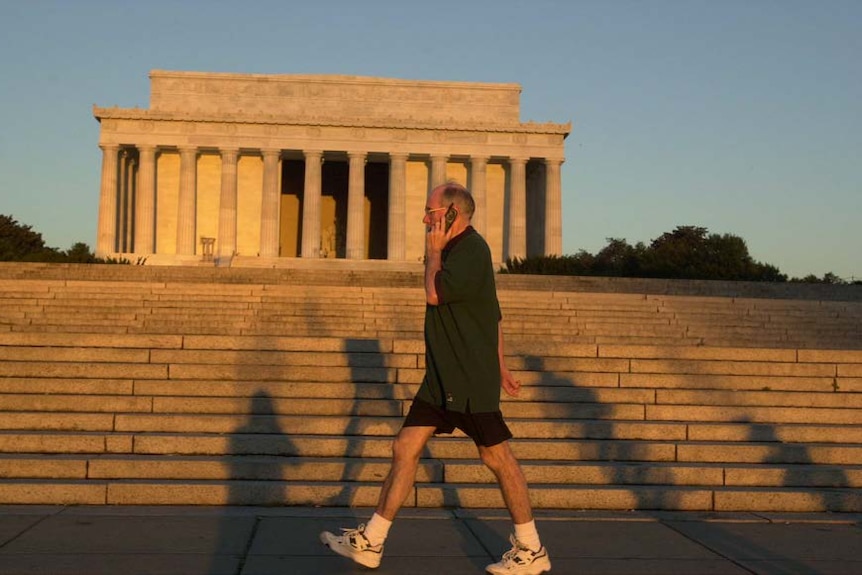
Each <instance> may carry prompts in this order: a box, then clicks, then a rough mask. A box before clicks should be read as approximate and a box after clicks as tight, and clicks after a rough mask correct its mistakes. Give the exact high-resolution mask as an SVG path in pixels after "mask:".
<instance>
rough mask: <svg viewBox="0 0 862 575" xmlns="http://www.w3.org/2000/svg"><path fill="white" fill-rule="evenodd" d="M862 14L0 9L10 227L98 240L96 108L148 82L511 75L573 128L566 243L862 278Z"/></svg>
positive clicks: (539, 115)
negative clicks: (640, 245)
mask: <svg viewBox="0 0 862 575" xmlns="http://www.w3.org/2000/svg"><path fill="white" fill-rule="evenodd" d="M860 30H862V1H859V0H809V1H799V0H721V1H715V0H703V1H701V0H676V1H663V0H648V1H647V0H642V1H624V0H592V1H584V0H556V1H555V0H529V1H515V0H472V1H471V0H438V1H434V2H427V1H426V2H416V1H410V0H364V1H354V0H340V1H339V0H316V1H314V2H311V1H290V0H278V1H255V0H249V1H245V2H239V1H236V0H232V1H223V0H185V1H167V0H147V1H142V0H132V1H128V0H113V1H107V0H103V1H92V0H90V1H88V0H74V1H69V0H55V1H48V0H0V213H4V214H11V215H13V216H14V217H15V218H16V219H17V220H18V221H20V222H22V223H25V224H28V225H31V226H33V228H34V229H35V230H36V231H39V232H41V233H42V234H43V237H44V238H45V240H46V242H47V243H48V244H49V245H51V246H53V247H59V248H61V249H67V248H68V247H70V246H71V245H72V244H73V243H74V242H76V241H83V242H86V243H88V244H89V245H90V246H91V247H93V246H94V245H95V234H96V216H97V211H98V193H99V173H100V162H101V155H100V150H99V149H98V146H97V143H98V123H97V122H96V121H95V120H94V119H93V117H92V112H91V107H92V105H93V104H98V105H99V106H114V105H118V106H121V107H134V106H140V107H147V106H148V105H149V102H148V99H149V81H148V77H147V74H148V72H149V71H150V70H151V69H167V70H197V71H213V72H247V73H267V74H270V73H274V74H278V73H285V74H291V73H303V74H306V73H320V74H351V75H369V76H384V77H393V78H407V79H425V80H459V81H479V82H517V83H519V84H521V86H522V87H523V92H522V95H521V118H522V120H524V121H527V120H536V121H553V122H561V123H562V122H567V121H572V124H573V127H572V133H571V135H570V136H569V138H568V139H567V143H566V158H567V159H566V163H565V164H564V165H563V211H564V213H563V230H564V231H563V234H564V235H563V248H564V251H565V252H566V253H574V252H577V251H578V250H580V249H585V250H587V251H590V252H596V251H598V250H599V249H601V248H602V247H604V245H605V244H606V238H610V237H614V238H624V239H626V240H628V241H629V243H632V244H634V243H636V242H639V241H643V242H645V243H648V242H649V241H651V240H652V239H654V238H656V237H658V236H659V235H661V234H662V233H664V232H666V231H670V230H672V229H674V228H675V227H676V226H678V225H697V226H704V227H706V228H708V229H709V230H710V231H711V232H714V233H722V234H723V233H730V234H735V235H739V236H741V237H743V238H744V239H745V240H746V241H747V243H748V248H749V251H750V252H751V254H752V255H753V256H754V258H755V259H757V260H759V261H762V262H766V263H771V264H773V265H776V266H778V267H779V268H780V269H781V271H782V272H784V273H786V274H789V275H790V276H803V275H807V274H809V273H813V274H816V275H818V276H822V275H823V274H824V273H825V272H829V271H831V272H834V273H836V274H837V275H839V276H841V277H844V278H848V279H849V278H850V277H856V278H857V279H858V278H860V277H862V255H860V252H862V222H860V215H862V161H860V158H862V64H860V62H862V32H860Z"/></svg>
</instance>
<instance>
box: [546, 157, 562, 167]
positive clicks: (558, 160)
mask: <svg viewBox="0 0 862 575" xmlns="http://www.w3.org/2000/svg"><path fill="white" fill-rule="evenodd" d="M542 161H543V162H545V165H546V166H549V165H553V164H557V165H559V164H562V163H563V162H565V161H566V159H565V158H543V159H542Z"/></svg>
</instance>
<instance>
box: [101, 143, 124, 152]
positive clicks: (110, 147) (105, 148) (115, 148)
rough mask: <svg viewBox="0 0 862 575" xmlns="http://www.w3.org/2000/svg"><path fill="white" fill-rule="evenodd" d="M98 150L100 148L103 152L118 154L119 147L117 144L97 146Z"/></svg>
mask: <svg viewBox="0 0 862 575" xmlns="http://www.w3.org/2000/svg"><path fill="white" fill-rule="evenodd" d="M99 148H101V149H102V151H103V152H118V151H120V145H119V144H99Z"/></svg>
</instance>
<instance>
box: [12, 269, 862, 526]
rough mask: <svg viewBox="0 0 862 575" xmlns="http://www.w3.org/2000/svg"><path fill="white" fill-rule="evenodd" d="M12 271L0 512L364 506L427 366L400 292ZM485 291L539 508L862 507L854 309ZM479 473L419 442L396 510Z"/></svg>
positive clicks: (453, 453) (418, 304)
mask: <svg viewBox="0 0 862 575" xmlns="http://www.w3.org/2000/svg"><path fill="white" fill-rule="evenodd" d="M104 267H110V266H104ZM22 269H24V270H25V271H26V272H27V279H3V275H2V274H3V273H4V271H5V273H8V268H5V267H3V266H0V304H2V306H0V503H32V504H39V503H41V504H86V503H89V504H112V503H124V504H250V505H292V504H297V505H299V504H301V505H373V504H374V503H375V501H376V497H377V493H378V489H379V485H380V482H381V481H382V478H383V475H384V474H385V473H386V470H387V468H388V457H389V454H390V449H391V438H392V436H393V435H394V434H395V433H397V431H398V429H399V427H400V424H401V420H402V417H403V414H404V413H406V410H407V409H408V408H409V402H410V399H411V398H412V397H413V394H414V393H415V391H416V389H417V387H418V385H419V383H420V382H421V379H422V375H423V373H424V348H423V344H422V339H421V329H422V313H423V311H424V304H423V303H422V292H421V287H420V285H421V284H416V283H411V282H413V281H414V280H415V279H416V278H414V277H413V276H409V277H407V276H402V275H397V274H396V275H395V276H393V278H392V279H391V281H392V282H395V283H398V282H401V283H398V286H399V287H388V286H387V285H386V284H387V281H390V280H389V279H387V278H386V277H380V276H370V275H369V276H362V275H361V274H360V275H357V276H354V277H352V278H351V279H350V282H351V283H345V281H344V278H341V277H336V276H334V275H332V274H330V276H329V277H327V274H325V273H321V272H319V271H316V272H315V275H314V276H313V278H312V280H311V281H313V282H314V285H303V284H302V281H304V280H298V279H297V280H296V281H294V279H290V278H288V280H287V281H282V280H283V278H282V277H281V276H273V277H278V278H279V280H278V281H276V280H272V279H267V278H268V276H267V275H266V274H265V273H264V270H256V271H255V272H248V273H246V274H245V275H243V274H242V273H239V272H237V274H236V277H234V276H233V275H230V274H229V275H228V276H226V277H230V278H231V282H230V283H226V282H223V281H219V279H218V278H219V277H221V276H220V275H219V274H222V273H223V272H212V273H209V274H207V273H204V271H200V270H197V269H195V270H192V271H189V272H187V273H184V272H183V270H170V271H169V272H168V271H159V270H155V271H150V270H143V271H142V270H131V269H129V270H116V269H114V270H105V271H103V272H100V271H99V270H93V269H92V268H86V267H84V268H83V271H82V272H81V273H82V276H81V277H78V278H76V277H73V275H72V276H70V275H68V274H72V272H73V271H74V270H73V269H71V268H69V270H71V271H66V272H64V273H66V274H67V275H65V276H63V277H58V276H57V275H56V274H57V273H58V272H55V271H51V270H52V269H53V268H46V270H47V271H43V272H41V273H43V274H44V275H45V276H46V277H41V278H40V277H39V273H37V272H36V271H34V270H35V268H27V267H25V268H22ZM64 269H66V268H64ZM84 271H85V272H86V274H84ZM99 273H104V274H108V275H105V276H102V277H100V276H99V275H98V274H99ZM231 273H233V272H231ZM52 274H54V275H53V276H52ZM124 274H125V275H124ZM142 274H144V275H142ZM160 274H161V275H160ZM165 274H167V275H165ZM147 275H149V276H151V277H149V278H147V277H146V276H147ZM408 275H409V274H408ZM124 277H125V278H126V279H124ZM309 277H312V276H307V277H306V278H305V279H308V278H309ZM108 278H110V279H108ZM142 278H144V279H142ZM166 278H169V279H166ZM405 278H406V279H405ZM411 278H412V279H411ZM234 280H236V281H234ZM543 281H545V282H547V284H548V285H545V286H543V284H542V282H543ZM500 283H501V286H503V285H505V284H506V283H510V284H511V286H512V287H511V288H509V289H506V288H504V287H501V290H500V299H501V305H502V307H503V311H504V316H505V319H504V328H505V329H506V335H507V352H508V357H507V362H508V364H509V366H510V368H511V369H512V370H513V371H514V372H515V375H516V377H517V378H518V379H519V380H521V381H522V383H523V384H524V388H523V391H522V394H521V397H519V398H518V399H508V398H506V399H505V401H504V403H503V407H502V408H503V411H504V413H505V414H506V417H507V421H508V422H509V424H510V426H511V428H512V430H513V432H514V433H515V436H516V439H515V440H514V441H513V443H512V445H513V449H514V450H515V452H516V454H517V455H518V457H519V458H520V459H521V461H522V464H523V468H524V472H525V474H526V475H527V477H528V479H529V481H530V483H531V486H532V497H533V500H534V504H535V505H536V506H537V507H540V508H570V509H634V508H637V509H685V510H723V511H731V510H747V511H758V510H760V511H819V510H828V511H857V512H858V511H862V501H860V496H859V493H860V491H859V489H860V483H862V477H860V474H862V468H860V462H862V409H860V408H862V332H860V327H859V326H860V323H862V306H860V303H859V301H858V300H852V299H851V300H840V299H839V300H827V299H817V300H811V299H786V298H785V299H763V298H757V297H751V296H745V297H740V296H738V295H735V296H730V297H727V296H724V297H722V296H719V295H713V296H710V297H705V296H693V295H691V294H687V295H673V294H668V293H662V294H658V293H654V292H649V291H648V292H644V293H607V292H602V291H595V292H590V291H583V290H581V291H566V290H565V289H559V287H556V288H555V287H553V286H554V285H557V286H559V285H561V284H559V282H557V281H555V280H553V281H552V280H543V279H541V278H533V280H532V281H530V280H529V279H523V278H505V281H504V279H503V278H501V282H500ZM548 286H551V287H548ZM859 299H862V298H859ZM476 457H477V455H476V450H475V447H474V446H473V443H472V442H471V441H470V440H469V439H467V438H465V437H463V436H462V435H460V434H457V433H456V434H455V436H454V437H452V438H445V439H435V440H432V442H431V443H430V444H429V446H428V448H427V449H426V450H425V452H424V453H423V454H422V458H421V461H420V467H419V472H418V475H417V483H416V486H415V489H414V491H413V493H412V494H411V496H410V497H409V498H408V502H407V505H410V506H425V507H439V506H456V505H457V506H462V507H480V508H481V507H501V506H502V505H503V503H502V500H501V499H500V494H499V492H498V491H497V489H496V488H495V486H494V484H493V476H492V475H491V474H490V473H489V472H488V471H487V470H486V469H485V468H484V466H483V465H482V464H481V463H480V462H479V461H478V460H477V459H476Z"/></svg>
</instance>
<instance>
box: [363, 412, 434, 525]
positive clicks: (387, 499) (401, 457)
mask: <svg viewBox="0 0 862 575" xmlns="http://www.w3.org/2000/svg"><path fill="white" fill-rule="evenodd" d="M432 435H434V427H402V428H401V431H399V432H398V435H397V436H396V437H395V440H394V441H393V442H392V465H391V466H390V468H389V473H388V474H387V476H386V480H385V481H384V482H383V487H381V489H380V497H379V498H378V500H377V509H376V512H377V514H378V515H380V516H381V517H384V518H386V519H388V520H389V521H392V520H393V519H395V515H396V514H397V513H398V510H399V509H401V506H402V505H403V504H404V500H405V499H407V496H408V495H409V494H410V491H411V490H412V489H413V484H414V483H415V481H416V470H417V468H418V467H419V456H420V455H421V454H422V450H423V449H424V448H425V445H426V444H427V443H428V440H429V439H431V436H432Z"/></svg>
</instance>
